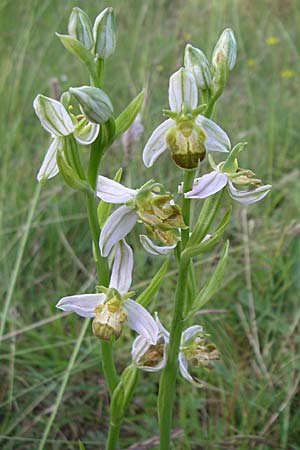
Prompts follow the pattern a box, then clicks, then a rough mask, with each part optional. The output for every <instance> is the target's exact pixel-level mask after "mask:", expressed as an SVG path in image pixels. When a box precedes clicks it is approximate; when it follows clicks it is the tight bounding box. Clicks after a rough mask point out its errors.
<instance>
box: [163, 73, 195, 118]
mask: <svg viewBox="0 0 300 450" xmlns="http://www.w3.org/2000/svg"><path fill="white" fill-rule="evenodd" d="M184 103H185V104H187V105H189V106H190V108H191V109H195V108H196V107H197V104H198V89H197V85H196V81H195V78H194V75H193V74H192V73H191V72H190V71H188V70H186V69H184V68H183V67H181V69H179V70H178V71H177V72H175V73H173V75H172V76H171V77H170V81H169V104H170V108H171V110H172V111H175V112H178V113H180V112H181V109H182V106H183V104H184Z"/></svg>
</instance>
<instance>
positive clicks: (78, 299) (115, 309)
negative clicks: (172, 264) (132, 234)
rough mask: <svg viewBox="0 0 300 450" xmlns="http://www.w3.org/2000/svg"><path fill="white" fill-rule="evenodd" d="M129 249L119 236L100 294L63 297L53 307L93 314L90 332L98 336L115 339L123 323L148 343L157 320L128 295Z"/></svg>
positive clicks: (130, 263)
mask: <svg viewBox="0 0 300 450" xmlns="http://www.w3.org/2000/svg"><path fill="white" fill-rule="evenodd" d="M132 268H133V253H132V249H131V247H129V245H128V244H127V243H126V242H125V240H122V241H120V242H119V243H118V245H117V246H116V253H115V259H114V263H113V268H112V272H111V277H110V283H109V287H108V288H104V287H101V289H102V291H103V293H100V294H83V295H82V294H79V295H72V296H69V297H63V298H62V299H60V300H59V302H58V303H57V305H56V306H57V308H59V309H62V310H63V311H72V312H75V313H76V314H78V315H79V316H82V317H93V318H94V320H93V324H92V327H93V333H94V335H95V336H97V337H98V338H99V339H104V340H108V339H110V338H111V336H113V335H114V336H115V338H116V339H117V338H118V337H119V336H120V334H121V332H122V329H123V325H124V323H127V325H128V326H129V328H131V329H132V330H134V331H136V332H137V333H139V335H141V336H143V338H144V339H145V340H146V341H147V342H149V343H150V344H151V345H152V344H155V343H156V341H157V333H158V331H157V324H156V322H155V320H154V319H153V317H152V316H151V314H150V313H149V312H148V311H147V310H146V309H145V308H144V307H143V306H142V305H140V304H139V303H137V302H135V301H134V300H132V299H131V298H130V296H131V295H132V294H133V292H128V291H129V288H130V286H131V281H132Z"/></svg>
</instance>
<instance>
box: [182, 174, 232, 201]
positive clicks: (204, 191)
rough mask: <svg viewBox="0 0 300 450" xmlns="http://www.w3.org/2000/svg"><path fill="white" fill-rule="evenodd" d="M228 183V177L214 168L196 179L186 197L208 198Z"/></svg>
mask: <svg viewBox="0 0 300 450" xmlns="http://www.w3.org/2000/svg"><path fill="white" fill-rule="evenodd" d="M226 184H227V177H226V175H224V174H223V173H222V172H219V171H218V170H214V171H213V172H210V173H207V174H206V175H203V176H202V177H200V178H196V179H195V180H194V185H193V189H192V190H191V191H189V192H186V193H185V194H184V196H185V198H206V197H208V196H210V195H212V194H215V193H216V192H219V191H220V190H221V189H223V187H224V186H226Z"/></svg>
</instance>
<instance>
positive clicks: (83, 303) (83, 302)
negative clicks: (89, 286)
mask: <svg viewBox="0 0 300 450" xmlns="http://www.w3.org/2000/svg"><path fill="white" fill-rule="evenodd" d="M104 301H105V295H104V294H82V295H71V296H69V297H63V298H61V299H60V300H59V302H58V303H57V305H56V307H57V308H59V309H62V310H63V311H71V312H75V313H76V314H78V315H79V316H82V317H95V308H96V306H97V305H100V304H101V303H103V302H104Z"/></svg>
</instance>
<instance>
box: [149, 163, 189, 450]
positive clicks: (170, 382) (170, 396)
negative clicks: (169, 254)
mask: <svg viewBox="0 0 300 450" xmlns="http://www.w3.org/2000/svg"><path fill="white" fill-rule="evenodd" d="M194 174H195V171H185V173H184V181H183V192H187V191H189V190H190V189H191V186H192V181H193V177H194ZM182 215H183V218H184V222H185V224H186V225H187V226H188V227H189V224H190V200H189V199H186V198H184V196H183V200H182ZM181 236H182V242H181V252H182V251H183V250H184V247H185V245H186V243H187V241H188V239H189V228H187V229H186V230H182V234H181ZM188 273H189V264H186V262H185V261H182V260H181V259H180V257H179V274H178V281H177V286H176V291H175V307H174V313H173V318H172V324H171V331H170V343H169V346H168V353H167V362H166V366H165V368H164V370H163V372H162V375H161V379H160V386H159V395H158V411H159V426H160V449H161V450H168V449H169V446H170V437H171V426H172V412H173V403H174V394H175V385H176V375H177V368H178V363H177V360H178V353H179V346H180V339H181V333H182V329H183V311H184V304H185V297H186V284H187V278H188Z"/></svg>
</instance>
